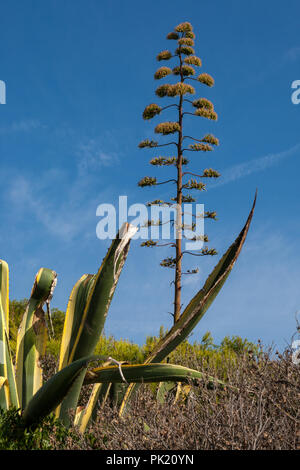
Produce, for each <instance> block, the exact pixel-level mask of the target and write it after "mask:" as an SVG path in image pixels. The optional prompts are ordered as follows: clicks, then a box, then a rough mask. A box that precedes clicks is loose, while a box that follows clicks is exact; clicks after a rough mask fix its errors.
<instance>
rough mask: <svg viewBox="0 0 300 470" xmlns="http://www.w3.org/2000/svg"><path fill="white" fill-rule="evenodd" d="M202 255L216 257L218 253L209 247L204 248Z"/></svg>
mask: <svg viewBox="0 0 300 470" xmlns="http://www.w3.org/2000/svg"><path fill="white" fill-rule="evenodd" d="M201 254H202V256H207V255H208V256H215V255H217V254H218V252H217V251H216V250H215V249H214V248H213V249H209V248H208V247H207V246H206V247H204V248H202V250H201Z"/></svg>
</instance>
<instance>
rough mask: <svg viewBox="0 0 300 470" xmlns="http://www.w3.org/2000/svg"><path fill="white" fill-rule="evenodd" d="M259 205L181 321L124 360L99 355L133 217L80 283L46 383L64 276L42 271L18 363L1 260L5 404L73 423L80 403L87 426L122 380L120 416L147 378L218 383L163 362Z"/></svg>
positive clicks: (29, 420)
mask: <svg viewBox="0 0 300 470" xmlns="http://www.w3.org/2000/svg"><path fill="white" fill-rule="evenodd" d="M254 205H255V201H254V204H253V208H252V210H251V212H250V215H249V217H248V220H247V222H246V225H245V227H244V228H243V230H242V232H241V233H240V235H239V236H238V238H237V239H236V241H235V242H234V243H233V245H232V246H231V247H230V248H229V249H228V251H227V252H226V253H225V255H224V256H223V258H222V259H221V260H220V261H219V263H218V265H217V266H216V267H215V269H214V270H213V272H212V273H211V275H210V276H209V278H208V279H207V281H206V283H205V285H204V287H203V288H202V289H201V290H200V291H199V292H198V294H197V295H196V296H195V297H194V298H193V299H192V300H191V302H190V303H189V305H188V306H187V307H186V309H185V311H184V313H183V315H182V318H181V320H180V321H179V322H178V323H176V325H174V326H173V328H172V329H171V330H170V331H169V332H168V333H167V334H166V335H165V337H163V338H162V339H161V341H160V342H159V343H158V344H157V345H156V346H155V348H154V350H153V351H152V353H151V354H150V356H149V357H148V358H147V360H146V361H145V363H144V364H134V365H130V364H124V363H123V364H122V363H120V362H118V361H117V359H113V358H111V357H103V356H95V355H94V350H95V347H96V344H97V342H98V340H99V338H100V335H101V333H102V330H103V327H104V323H105V320H106V317H107V313H108V310H109V306H110V303H111V300H112V297H113V295H114V292H115V289H116V286H117V283H118V280H119V277H120V274H121V271H122V268H123V266H124V263H125V260H126V257H127V254H128V250H129V245H130V239H131V238H132V236H133V235H134V234H135V232H136V230H137V228H136V227H134V226H132V225H130V224H128V223H125V224H124V225H123V227H122V229H121V230H120V232H119V234H118V235H117V237H116V239H115V240H113V242H112V244H111V246H110V248H109V250H108V252H107V254H106V256H105V258H104V260H103V262H102V264H101V266H100V268H99V270H98V272H97V274H95V275H88V274H85V275H84V276H82V277H81V278H80V279H79V281H78V282H77V283H76V284H75V286H74V287H73V290H72V292H71V295H70V298H69V302H68V306H67V311H66V317H65V322H64V329H63V336H62V341H61V348H60V355H59V364H58V371H57V372H56V374H55V375H54V376H53V377H52V378H51V379H49V380H48V381H47V382H45V383H44V384H43V374H42V367H41V359H42V357H43V355H44V354H45V351H46V345H47V338H48V325H47V315H46V313H45V311H44V309H43V306H44V305H45V304H46V305H47V307H48V306H49V302H50V300H51V298H52V296H53V291H54V288H55V286H56V279H57V275H56V273H55V271H52V270H50V269H46V268H41V269H40V270H39V272H38V273H37V275H36V278H35V281H34V285H33V288H32V292H31V296H30V299H29V301H28V305H27V308H26V311H25V313H24V316H23V319H22V322H21V325H20V328H19V331H18V337H17V350H16V359H15V364H14V362H13V357H12V353H11V349H10V344H9V294H8V293H9V270H8V265H7V263H6V262H5V261H2V260H1V261H0V408H3V409H9V408H10V407H16V408H17V409H19V411H20V413H21V415H22V417H23V421H24V425H25V426H29V425H32V424H34V423H36V422H38V421H39V420H40V419H41V418H43V417H44V416H46V415H48V414H49V413H51V412H55V414H56V417H57V418H58V419H60V420H62V421H63V422H64V423H65V424H69V423H70V410H72V409H74V410H75V418H74V424H75V425H78V426H79V427H80V430H81V432H84V431H85V429H86V427H87V425H88V424H89V423H90V422H91V420H92V419H93V417H94V416H95V414H96V412H97V409H98V408H99V407H101V405H102V404H103V403H104V402H105V400H106V399H107V397H108V394H109V393H110V392H111V391H112V390H114V387H117V386H118V384H123V399H122V403H121V406H120V414H123V413H124V412H125V410H126V409H127V408H128V404H129V402H130V398H131V397H132V395H133V392H134V391H135V390H136V388H137V386H138V385H139V384H141V383H147V382H159V383H161V382H180V383H184V382H190V381H193V380H199V379H201V380H206V381H212V382H215V381H216V379H214V378H213V377H208V376H205V375H204V374H203V373H201V372H199V371H196V370H193V369H188V368H186V367H182V366H178V365H173V364H168V363H162V361H163V360H164V359H165V358H166V357H167V355H168V354H170V352H171V351H173V350H174V349H175V348H176V346H177V345H178V344H179V343H180V342H181V341H183V340H184V339H185V338H186V337H187V335H188V334H189V333H190V332H191V331H192V329H193V328H194V327H195V325H196V324H197V323H198V321H199V320H200V318H202V316H203V315H204V313H205V311H206V310H207V308H208V307H209V305H210V304H211V303H212V301H213V300H214V298H215V297H216V295H217V293H218V292H219V290H220V289H221V287H222V285H223V284H224V282H225V280H226V278H227V276H228V275H229V273H230V271H231V269H232V267H233V265H234V263H235V261H236V259H237V257H238V255H239V253H240V250H241V248H242V245H243V243H244V241H245V238H246V235H247V232H248V229H249V226H250V222H251V219H252V215H253V211H254ZM217 382H220V381H217ZM87 384H94V387H93V390H92V392H91V396H90V399H89V402H88V404H87V405H86V407H78V399H79V395H80V391H81V388H82V386H83V385H87ZM115 390H116V388H115Z"/></svg>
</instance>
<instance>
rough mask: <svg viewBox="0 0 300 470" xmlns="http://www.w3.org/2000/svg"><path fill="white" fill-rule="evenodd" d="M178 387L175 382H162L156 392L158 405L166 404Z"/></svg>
mask: <svg viewBox="0 0 300 470" xmlns="http://www.w3.org/2000/svg"><path fill="white" fill-rule="evenodd" d="M176 386H177V384H176V383H175V382H160V383H159V384H158V387H157V392H156V399H157V401H158V403H161V404H163V403H165V401H166V397H167V395H168V393H169V392H171V391H172V390H174V389H175V387H176Z"/></svg>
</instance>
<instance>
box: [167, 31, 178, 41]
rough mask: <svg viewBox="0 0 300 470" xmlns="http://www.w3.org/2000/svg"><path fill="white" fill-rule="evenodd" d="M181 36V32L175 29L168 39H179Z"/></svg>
mask: <svg viewBox="0 0 300 470" xmlns="http://www.w3.org/2000/svg"><path fill="white" fill-rule="evenodd" d="M178 38H179V34H178V33H175V32H174V31H172V32H171V33H169V34H168V35H167V39H175V40H176V39H178Z"/></svg>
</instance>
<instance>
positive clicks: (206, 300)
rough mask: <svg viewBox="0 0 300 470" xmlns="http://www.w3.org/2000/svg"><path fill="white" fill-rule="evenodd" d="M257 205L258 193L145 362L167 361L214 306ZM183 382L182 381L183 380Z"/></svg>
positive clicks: (128, 395) (125, 402)
mask: <svg viewBox="0 0 300 470" xmlns="http://www.w3.org/2000/svg"><path fill="white" fill-rule="evenodd" d="M255 204H256V195H255V199H254V202H253V206H252V209H251V211H250V214H249V216H248V219H247V221H246V224H245V226H244V227H243V229H242V231H241V232H240V234H239V236H238V237H237V239H236V240H235V242H234V243H233V244H232V245H231V246H230V247H229V248H228V250H227V251H226V253H225V254H224V255H223V257H222V258H221V259H220V261H219V262H218V264H217V265H216V267H215V268H214V270H213V271H212V273H211V274H210V275H209V277H208V278H207V280H206V282H205V284H204V286H203V288H202V289H201V290H200V291H199V292H198V293H197V294H196V295H195V296H194V298H193V299H192V300H191V301H190V303H189V304H188V305H187V307H186V308H185V309H184V312H183V313H182V315H181V317H180V319H179V320H178V321H177V322H176V323H175V324H174V326H173V327H172V328H171V330H170V331H169V332H168V333H167V334H166V335H165V336H164V337H163V338H162V339H161V340H160V341H159V342H158V343H157V345H156V346H155V347H154V349H153V351H152V352H151V353H150V355H149V356H148V358H147V359H146V361H145V364H150V363H153V362H160V361H162V360H164V359H165V358H166V357H167V356H168V355H169V354H170V353H171V352H172V351H174V349H175V348H176V347H177V346H178V345H179V344H180V343H181V342H182V341H184V340H185V338H186V337H187V336H188V335H189V334H190V333H191V331H192V330H193V329H194V328H195V326H196V325H197V323H198V322H199V321H200V320H201V318H202V317H203V315H204V314H205V312H206V311H207V309H208V308H209V307H210V305H211V304H212V302H213V301H214V299H215V298H216V296H217V295H218V293H219V292H220V290H221V288H222V286H223V285H224V283H225V281H226V279H227V278H228V276H229V274H230V272H231V270H232V268H233V266H234V265H235V262H236V260H237V258H238V256H239V254H240V252H241V249H242V247H243V245H244V242H245V240H246V236H247V233H248V231H249V227H250V224H251V220H252V217H253V213H254V208H255ZM179 381H180V380H179ZM135 389H136V385H134V384H130V385H129V387H128V389H127V392H126V395H125V398H124V400H123V403H122V405H121V408H120V415H122V414H123V413H124V412H125V410H126V408H127V406H128V404H129V401H130V398H131V395H132V393H133V392H134V390H135Z"/></svg>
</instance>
